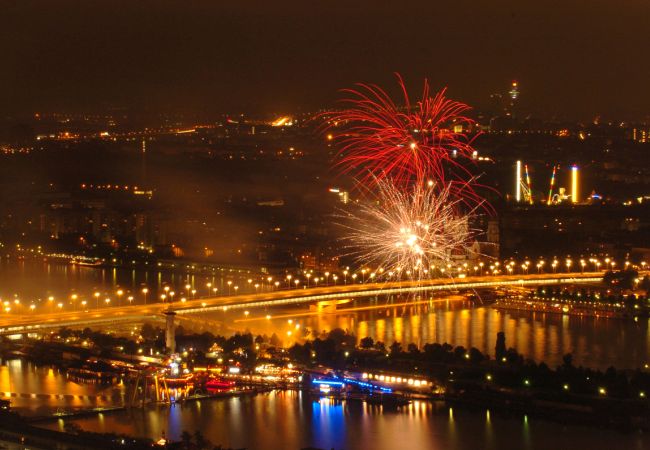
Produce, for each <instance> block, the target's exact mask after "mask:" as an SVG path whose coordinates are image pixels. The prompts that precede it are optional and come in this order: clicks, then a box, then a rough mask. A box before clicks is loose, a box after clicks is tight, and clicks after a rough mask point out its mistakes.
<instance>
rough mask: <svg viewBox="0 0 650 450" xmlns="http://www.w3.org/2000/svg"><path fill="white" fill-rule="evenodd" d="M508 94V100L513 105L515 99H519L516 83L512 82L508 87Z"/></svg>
mask: <svg viewBox="0 0 650 450" xmlns="http://www.w3.org/2000/svg"><path fill="white" fill-rule="evenodd" d="M508 94H509V95H510V100H511V102H512V104H513V105H514V103H515V100H517V97H519V87H518V85H517V82H516V81H513V82H512V84H511V85H510V91H508Z"/></svg>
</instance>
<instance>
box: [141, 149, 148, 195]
mask: <svg viewBox="0 0 650 450" xmlns="http://www.w3.org/2000/svg"><path fill="white" fill-rule="evenodd" d="M146 186H147V141H146V139H144V138H143V139H142V187H143V188H146Z"/></svg>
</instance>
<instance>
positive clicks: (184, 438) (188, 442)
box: [181, 430, 192, 450]
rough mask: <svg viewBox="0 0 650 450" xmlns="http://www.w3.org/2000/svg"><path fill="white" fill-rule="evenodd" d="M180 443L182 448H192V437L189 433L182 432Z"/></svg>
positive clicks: (187, 449) (188, 449)
mask: <svg viewBox="0 0 650 450" xmlns="http://www.w3.org/2000/svg"><path fill="white" fill-rule="evenodd" d="M181 442H182V443H183V448H184V449H186V450H190V449H191V448H192V435H191V434H190V432H189V431H187V430H183V432H182V433H181Z"/></svg>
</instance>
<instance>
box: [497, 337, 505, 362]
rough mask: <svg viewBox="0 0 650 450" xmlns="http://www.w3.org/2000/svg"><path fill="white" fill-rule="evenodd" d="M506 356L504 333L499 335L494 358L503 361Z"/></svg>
mask: <svg viewBox="0 0 650 450" xmlns="http://www.w3.org/2000/svg"><path fill="white" fill-rule="evenodd" d="M504 356H506V334H505V333H504V332H503V331H499V332H498V333H497V344H496V346H495V347H494V357H495V358H496V359H497V361H501V360H502V359H503V357H504Z"/></svg>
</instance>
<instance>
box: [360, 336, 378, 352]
mask: <svg viewBox="0 0 650 450" xmlns="http://www.w3.org/2000/svg"><path fill="white" fill-rule="evenodd" d="M374 345H375V341H374V340H373V339H372V338H371V337H370V336H367V337H364V338H363V339H361V341H360V342H359V346H360V347H361V348H365V349H370V348H372V347H373V346H374Z"/></svg>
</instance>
